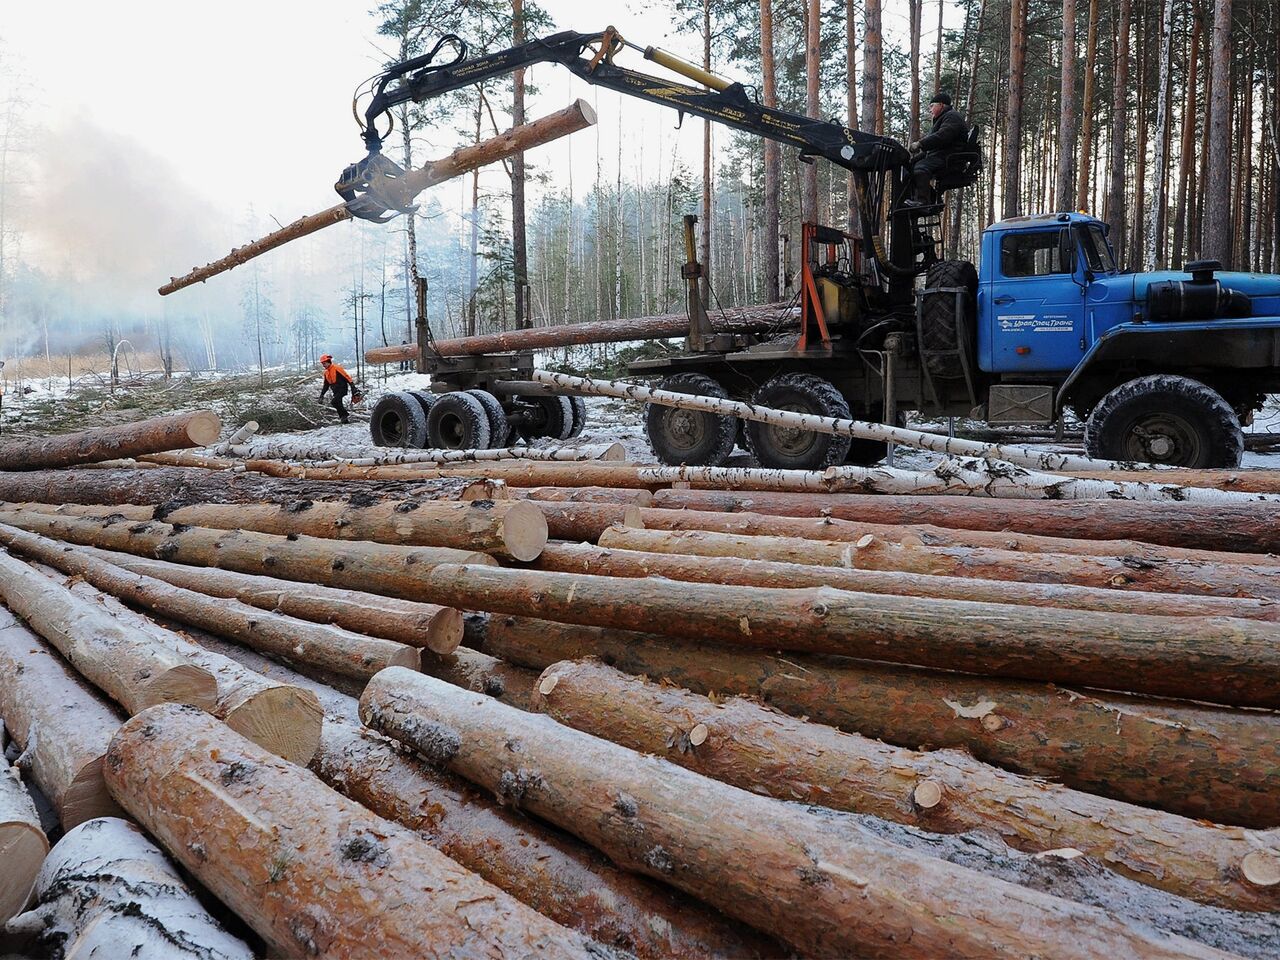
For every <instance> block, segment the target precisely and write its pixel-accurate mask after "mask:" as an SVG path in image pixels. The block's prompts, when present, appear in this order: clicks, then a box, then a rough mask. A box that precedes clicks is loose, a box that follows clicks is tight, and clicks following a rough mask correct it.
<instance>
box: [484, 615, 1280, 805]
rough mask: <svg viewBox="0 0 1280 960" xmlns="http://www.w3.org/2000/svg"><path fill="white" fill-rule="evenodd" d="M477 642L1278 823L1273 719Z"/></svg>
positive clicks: (1000, 685) (574, 645) (586, 640)
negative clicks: (586, 661)
mask: <svg viewBox="0 0 1280 960" xmlns="http://www.w3.org/2000/svg"><path fill="white" fill-rule="evenodd" d="M481 645H482V646H483V648H484V650H486V651H487V652H489V653H492V654H493V655H494V656H499V657H502V658H504V659H506V660H508V661H509V662H511V663H518V664H520V665H521V666H524V667H528V668H530V669H533V670H543V669H546V668H547V667H548V666H550V665H551V664H553V663H555V662H557V661H559V660H571V659H579V658H582V657H587V656H595V657H599V658H600V659H601V660H603V661H604V662H605V663H607V664H609V665H611V666H614V667H617V668H618V669H619V670H624V671H626V672H627V673H634V674H640V675H644V676H647V677H649V678H651V679H653V680H666V681H669V682H671V683H674V684H676V685H677V686H681V687H687V688H688V689H690V690H693V691H695V692H697V693H701V694H705V695H712V694H715V695H720V696H723V695H726V694H740V695H743V696H749V697H755V698H758V699H760V700H761V701H763V702H764V703H767V704H769V705H771V706H773V707H776V708H777V709H779V710H782V711H785V712H786V713H789V714H791V715H792V716H796V717H804V718H807V719H809V720H812V721H814V722H815V723H825V724H828V725H830V726H834V727H838V728H839V729H841V730H844V731H846V732H849V733H861V734H862V735H864V736H867V737H874V738H876V739H878V740H883V741H885V742H886V743H893V744H897V745H899V746H903V747H909V748H911V749H922V750H929V749H938V748H955V749H958V750H966V751H968V752H969V753H971V754H972V755H973V756H974V757H976V758H977V759H979V760H982V761H984V762H986V763H990V764H993V765H995V766H999V767H1003V768H1005V769H1007V770H1012V771H1014V772H1017V773H1022V774H1026V775H1028V776H1035V777H1045V778H1048V779H1051V780H1059V781H1061V782H1062V783H1064V784H1066V785H1067V786H1070V787H1074V788H1075V789H1077V790H1083V791H1085V792H1088V793H1096V794H1098V795H1100V796H1105V797H1113V798H1115V799H1117V800H1125V801H1127V802H1129V803H1136V804H1141V805H1143V806H1148V807H1153V808H1155V809H1159V810H1168V811H1169V812H1171V813H1178V814H1181V815H1183V816H1186V817H1194V818H1198V819H1204V820H1213V821H1215V822H1219V823H1232V824H1239V825H1241V826H1246V827H1255V828H1271V827H1276V826H1280V789H1278V788H1280V715H1277V714H1276V713H1274V712H1261V711H1254V710H1227V709H1223V708H1219V707H1210V706H1204V705H1200V704H1192V703H1180V702H1177V701H1171V700H1153V699H1146V698H1140V697H1126V696H1122V695H1120V694H1112V693H1106V694H1103V693H1098V692H1096V691H1089V690H1074V689H1065V688H1060V687H1054V686H1050V685H1048V684H1039V683H1027V682H1024V681H1018V680H999V679H995V678H993V677H974V676H966V675H964V674H958V673H944V672H940V671H932V670H919V669H913V668H910V667H899V666H893V665H890V664H885V663H872V662H868V661H865V660H852V659H848V658H845V657H809V656H802V655H791V654H787V655H779V654H773V653H757V652H753V651H749V650H742V649H740V648H736V647H717V646H711V645H709V644H704V643H690V642H687V641H679V640H668V639H665V638H663V637H660V636H657V635H655V634H647V633H633V632H630V631H626V630H611V629H603V628H597V627H579V626H571V625H568V624H562V623H553V622H551V621H548V620H537V619H534V618H531V617H520V616H514V617H500V616H493V617H490V618H489V620H488V623H487V624H486V628H485V636H484V637H483V641H482V644H481ZM1187 784H1195V788H1194V789H1187Z"/></svg>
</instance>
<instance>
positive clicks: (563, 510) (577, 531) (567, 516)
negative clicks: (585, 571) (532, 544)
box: [531, 501, 643, 556]
mask: <svg viewBox="0 0 1280 960" xmlns="http://www.w3.org/2000/svg"><path fill="white" fill-rule="evenodd" d="M531 502H533V503H536V504H537V505H538V509H539V510H541V511H542V514H543V516H544V517H546V520H547V530H548V534H549V536H550V537H551V538H552V539H554V540H573V541H589V542H591V543H595V542H596V540H597V539H598V538H599V536H600V534H601V532H602V531H603V530H605V529H606V528H607V527H610V526H612V525H613V524H615V523H625V524H627V525H629V526H642V525H643V521H642V520H641V519H640V508H639V507H636V506H632V505H630V504H622V503H573V502H559V503H553V502H544V501H531ZM543 549H544V550H545V549H546V548H545V547H544V548H543ZM540 555H541V554H539V556H540Z"/></svg>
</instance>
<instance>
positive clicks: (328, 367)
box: [320, 353, 360, 423]
mask: <svg viewBox="0 0 1280 960" xmlns="http://www.w3.org/2000/svg"><path fill="white" fill-rule="evenodd" d="M320 366H321V367H323V368H324V385H323V386H321V387H320V400H321V401H322V402H323V401H324V395H325V393H328V392H330V391H332V396H333V400H332V404H333V409H334V410H336V411H338V419H339V420H340V421H342V422H343V423H349V422H350V419H351V418H350V417H348V416H347V408H346V407H345V406H343V403H342V401H343V400H345V399H346V397H347V393H348V391H350V392H351V393H352V394H353V402H354V401H358V400H359V398H360V393H359V391H357V390H356V388H355V387H356V382H355V381H354V380H352V379H351V374H349V373H347V371H345V370H343V369H342V367H341V366H340V365H339V364H336V363H334V362H333V357H332V356H330V355H329V354H327V353H326V354H324V355H323V356H321V357H320Z"/></svg>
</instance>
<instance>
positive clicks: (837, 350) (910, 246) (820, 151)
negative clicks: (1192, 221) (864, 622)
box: [337, 27, 1280, 470]
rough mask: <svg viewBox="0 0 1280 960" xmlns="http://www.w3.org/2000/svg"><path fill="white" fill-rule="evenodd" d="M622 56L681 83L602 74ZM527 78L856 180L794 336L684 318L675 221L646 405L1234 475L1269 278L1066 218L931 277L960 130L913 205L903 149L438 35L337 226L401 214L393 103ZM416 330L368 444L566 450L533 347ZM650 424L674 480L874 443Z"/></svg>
mask: <svg viewBox="0 0 1280 960" xmlns="http://www.w3.org/2000/svg"><path fill="white" fill-rule="evenodd" d="M627 48H631V49H633V50H637V51H640V52H641V53H642V55H643V57H644V58H645V59H646V60H649V61H651V62H654V63H657V64H659V65H661V66H663V67H665V68H667V69H668V70H671V71H673V72H674V73H676V74H678V75H680V76H682V77H683V78H685V79H687V80H690V81H692V82H693V83H695V84H698V86H690V85H688V84H684V83H680V82H678V81H671V80H668V79H665V78H660V77H654V76H650V75H648V74H644V73H639V72H636V71H634V70H630V69H627V68H624V67H619V66H617V65H615V63H614V58H615V56H616V55H617V54H619V53H621V52H622V51H623V50H624V49H627ZM445 51H451V53H452V57H451V59H442V53H443V52H445ZM539 62H555V63H560V64H562V65H563V66H565V67H566V68H568V69H569V70H570V71H572V72H573V73H574V74H575V75H577V76H578V77H580V78H581V79H583V80H585V81H586V82H588V83H592V84H596V85H600V86H604V87H606V88H609V89H612V90H615V91H617V92H620V93H623V94H626V95H628V96H635V97H639V98H641V99H644V100H649V101H651V102H656V103H660V104H663V105H666V106H669V107H672V108H674V109H676V110H678V111H679V112H680V113H681V114H682V115H683V114H688V115H691V116H697V117H703V118H705V119H708V120H712V121H715V122H718V123H723V124H726V125H728V126H730V127H733V128H735V129H738V130H742V131H746V132H748V133H752V134H755V135H757V136H761V137H766V138H769V139H773V140H776V141H778V142H781V143H784V144H788V145H791V146H794V147H797V148H798V149H799V151H800V159H801V160H802V161H805V162H809V163H812V162H813V161H814V160H815V159H816V158H818V157H822V158H824V159H826V160H828V161H829V162H831V163H834V164H836V165H837V166H839V167H841V168H842V169H844V170H846V171H848V173H849V174H850V175H851V182H852V184H853V191H852V196H851V209H852V212H853V215H854V221H855V225H856V227H857V229H856V232H855V233H846V232H845V231H842V230H837V229H833V228H831V227H825V226H821V225H818V224H805V225H803V227H802V235H801V257H800V259H801V271H800V291H799V323H798V327H797V324H796V323H795V310H794V309H791V310H786V311H780V312H779V314H778V317H777V322H775V323H774V324H772V325H770V324H764V325H763V326H762V327H757V328H755V329H747V330H740V329H729V330H726V329H722V328H718V327H717V325H716V324H715V323H713V321H712V320H711V318H709V317H708V315H707V313H706V310H705V309H704V307H703V303H704V301H705V291H706V278H705V277H704V275H703V269H702V266H701V265H700V264H699V263H698V262H697V260H696V257H695V255H694V243H693V229H694V221H693V218H691V217H686V219H685V239H686V247H687V249H688V259H687V262H686V263H685V265H684V267H683V270H682V276H683V277H684V279H685V281H686V282H687V284H688V305H687V309H688V325H687V338H686V344H685V349H684V350H683V351H680V352H678V353H676V354H675V355H672V356H668V357H664V358H662V359H660V360H648V361H640V362H636V363H633V364H632V365H631V366H630V368H629V370H630V372H632V373H635V374H637V375H641V376H645V377H648V378H652V379H659V380H660V381H661V387H662V388H663V389H665V390H671V391H675V392H681V393H689V394H695V395H704V396H714V397H723V398H729V399H734V400H743V401H750V402H753V403H755V404H757V405H760V406H764V407H770V408H775V409H781V410H787V411H794V412H800V413H808V414H817V415H820V416H824V417H833V418H842V419H850V418H852V419H860V420H871V421H880V422H884V423H890V424H893V423H896V422H897V419H898V417H899V416H900V415H901V414H902V413H904V412H905V411H907V410H916V411H920V412H922V413H924V414H925V415H928V416H947V417H957V416H958V417H971V418H975V419H979V420H985V421H987V422H988V423H992V424H999V425H1006V424H1007V425H1031V424H1039V425H1050V424H1054V423H1059V424H1060V423H1061V422H1062V418H1063V415H1064V412H1065V411H1068V410H1069V411H1071V412H1072V413H1073V414H1074V415H1075V416H1076V417H1077V418H1078V419H1080V420H1081V421H1083V422H1084V424H1085V431H1084V436H1085V447H1086V449H1087V451H1088V453H1089V455H1090V456H1093V457H1098V458H1104V459H1114V460H1131V461H1148V462H1153V463H1160V464H1169V465H1179V466H1187V467H1232V466H1237V465H1238V464H1239V463H1240V459H1241V456H1242V453H1243V449H1244V439H1243V434H1242V431H1241V424H1242V423H1247V422H1248V421H1249V419H1250V418H1251V416H1252V414H1253V412H1254V411H1255V410H1258V409H1260V408H1261V405H1262V403H1263V400H1264V398H1265V396H1266V395H1267V394H1268V393H1272V392H1277V391H1280V276H1263V275H1255V274H1243V273H1221V272H1220V270H1221V265H1220V264H1219V263H1217V262H1216V261H1209V260H1205V261H1197V262H1195V263H1191V264H1188V267H1187V272H1186V273H1182V272H1161V273H1144V274H1132V273H1125V272H1122V271H1120V270H1119V269H1118V267H1117V264H1116V259H1115V255H1114V252H1113V250H1112V248H1111V245H1110V243H1109V241H1108V238H1107V231H1108V227H1107V224H1105V223H1103V222H1102V221H1100V220H1098V219H1096V218H1094V217H1091V216H1088V215H1086V214H1083V213H1072V212H1066V213H1045V214H1038V215H1034V216H1022V217H1013V218H1010V219H1006V220H1003V221H1000V222H998V223H994V224H992V225H991V226H989V227H987V229H986V230H985V231H984V232H983V235H982V240H981V251H980V252H981V255H980V258H979V260H980V263H979V265H975V264H973V263H970V262H967V261H960V260H954V259H945V258H944V255H943V242H942V233H943V229H942V222H943V214H944V210H945V206H944V203H943V199H944V196H945V194H946V193H947V192H948V191H952V190H958V189H963V188H965V187H969V186H972V185H973V184H974V183H975V182H976V181H977V177H978V175H979V172H980V170H981V168H982V156H981V151H980V149H979V146H978V143H979V140H978V130H977V128H976V127H975V128H973V129H971V131H970V134H969V137H968V140H967V142H966V143H965V144H964V145H962V146H961V148H960V149H959V150H957V151H956V152H954V153H953V154H951V156H950V157H949V158H948V160H947V167H946V169H944V170H943V171H942V172H941V173H940V174H939V175H938V177H937V178H936V181H935V185H934V191H933V197H932V201H933V202H931V203H926V204H923V205H918V204H913V203H908V202H906V201H907V200H908V198H909V197H910V196H911V193H912V190H913V183H912V177H911V159H912V158H911V155H910V154H909V153H908V151H907V150H906V149H905V148H904V147H903V146H902V145H901V144H900V143H899V142H898V141H896V140H894V139H892V138H890V137H884V136H876V135H873V134H868V133H864V132H861V131H858V130H853V129H850V128H847V127H844V126H842V125H840V124H838V123H834V122H830V121H823V120H816V119H813V118H810V117H806V116H803V115H800V114H793V113H788V112H787V111H784V110H778V109H775V108H772V107H766V106H764V105H762V104H760V103H758V102H757V101H756V100H755V99H754V98H753V97H752V96H751V95H750V94H749V93H748V91H747V88H746V87H744V86H743V84H741V83H735V82H731V81H729V80H726V79H724V78H722V77H719V76H716V75H715V74H712V73H710V72H708V71H706V70H703V69H701V68H699V67H697V66H695V65H693V64H690V63H687V62H685V61H683V60H681V59H680V58H678V57H675V56H673V55H672V54H669V53H666V52H664V51H661V50H658V49H656V48H653V47H647V48H643V49H642V48H640V47H636V46H635V45H634V44H631V43H629V42H627V41H625V40H624V39H623V38H622V37H621V36H620V35H619V34H618V33H617V31H615V30H614V29H613V28H612V27H610V28H608V29H606V30H605V31H603V32H601V33H592V34H586V33H576V32H573V31H567V32H564V33H559V34H556V35H554V36H550V37H547V38H543V39H537V40H532V41H530V42H528V43H525V44H521V45H519V46H516V47H512V48H510V49H507V50H502V51H498V52H496V53H492V54H487V55H484V56H480V57H475V58H469V57H468V55H467V47H466V44H465V43H464V42H463V41H462V40H461V39H459V38H458V37H456V36H447V37H445V38H443V39H442V40H440V42H439V43H438V44H437V45H436V47H435V48H434V49H433V50H432V51H431V52H430V53H427V54H424V55H423V56H420V57H416V58H414V59H411V60H408V61H405V62H404V63H401V64H398V65H396V66H394V67H392V68H391V69H389V70H388V71H386V72H385V73H383V74H382V75H380V76H379V77H377V78H375V80H374V81H373V88H372V100H371V102H370V103H369V106H368V108H367V109H366V111H365V113H364V119H363V120H362V121H361V127H362V131H363V138H364V141H365V143H366V146H367V147H368V148H369V155H368V156H367V157H366V158H365V159H364V160H362V161H360V162H359V163H357V164H353V165H352V166H350V167H348V168H347V169H346V170H345V171H344V173H343V175H342V178H341V179H340V180H339V182H338V184H337V189H338V192H339V193H340V194H341V195H342V196H343V198H344V199H345V200H347V202H348V208H349V209H350V210H351V211H352V213H353V214H354V215H356V216H360V217H365V218H367V219H371V220H379V221H380V220H383V219H385V218H387V217H388V216H389V215H391V216H394V215H395V213H396V212H408V211H409V210H411V209H412V208H409V207H406V206H404V205H403V202H402V201H400V200H398V199H397V198H398V197H399V196H400V194H399V193H397V190H396V182H397V178H398V177H400V176H402V175H403V173H404V171H402V170H401V169H400V168H399V167H398V166H397V165H396V164H395V163H394V162H392V161H390V160H388V159H387V158H386V157H384V156H383V155H382V154H381V144H382V137H383V136H385V135H386V134H385V131H382V132H380V131H379V127H378V124H379V122H380V120H381V118H382V117H383V115H385V114H388V112H389V111H390V110H391V109H392V108H394V107H396V106H400V105H403V104H405V103H408V102H411V101H412V102H422V101H425V100H428V99H431V98H433V97H436V96H440V95H442V94H445V93H448V92H450V91H454V90H457V89H460V88H462V87H466V86H470V85H473V84H476V83H480V82H483V81H486V80H489V79H492V78H494V77H497V76H502V75H505V74H508V73H511V72H513V71H515V70H518V69H522V68H524V67H528V66H530V65H532V64H535V63H539ZM357 116H359V113H357ZM418 313H419V319H418V330H419V337H418V339H419V343H418V344H417V347H416V352H417V354H418V358H419V359H418V363H419V370H420V371H422V372H425V373H430V374H431V375H432V389H431V391H430V392H426V391H416V392H413V393H397V394H391V395H389V396H388V397H385V398H383V400H381V401H380V402H379V404H378V405H377V406H375V408H374V411H373V415H372V426H371V429H372V433H373V439H374V442H375V443H379V444H390V445H415V446H422V445H430V446H432V447H447V448H459V447H482V446H488V445H493V446H503V445H506V444H507V443H509V442H510V441H511V438H512V437H513V436H515V435H517V434H518V435H520V436H522V437H524V438H525V439H532V438H534V437H540V436H549V437H553V438H557V439H569V438H571V437H574V436H577V435H578V434H579V433H581V432H582V429H583V427H584V426H585V420H586V407H585V403H584V401H583V400H582V398H581V397H577V396H567V395H563V393H560V394H558V393H556V392H554V391H552V390H549V389H547V388H546V387H543V386H541V385H538V384H533V383H531V382H529V377H530V375H531V374H532V371H533V354H532V351H528V350H526V351H516V352H507V353H473V352H472V351H471V350H468V349H465V348H464V349H462V350H460V351H459V352H460V353H461V354H463V355H462V356H457V355H454V356H448V357H445V356H443V355H442V354H441V353H440V352H439V351H437V350H434V349H433V347H432V344H431V342H430V338H429V336H428V335H427V328H426V320H425V291H424V290H423V289H422V288H421V287H420V289H419V310H418ZM721 327H723V324H721ZM607 339H618V338H616V337H611V338H607ZM565 342H576V343H580V342H584V341H583V340H566V341H565ZM454 343H455V344H456V343H458V342H457V341H454ZM371 359H372V356H371ZM379 359H381V358H379ZM645 426H646V433H647V436H648V438H649V442H650V445H651V446H652V448H653V451H654V454H655V455H656V457H657V458H658V459H659V460H661V461H662V462H663V463H667V464H673V465H676V464H687V465H717V464H720V463H723V462H724V461H725V460H726V459H727V458H728V457H729V456H730V454H731V453H732V452H733V450H734V448H735V447H737V446H742V447H745V448H746V449H747V450H749V451H750V452H751V453H752V454H753V455H754V457H755V459H756V460H757V461H759V463H760V465H761V466H764V467H771V468H792V469H810V470H812V469H820V468H824V467H828V466H834V465H838V464H842V463H853V464H862V465H868V464H873V463H876V462H878V461H880V460H881V459H883V458H884V456H885V455H886V453H887V449H886V446H885V444H884V443H881V442H876V441H870V440H861V439H851V438H849V437H847V436H846V437H841V436H834V435H829V434H820V433H814V432H811V431H808V430H804V429H798V428H794V427H790V426H785V425H781V424H776V423H763V422H749V423H744V422H742V421H740V420H738V419H736V418H733V417H727V416H718V415H715V414H711V413H706V412H701V411H694V410H684V409H677V408H671V407H662V406H657V405H649V406H648V408H647V409H646V414H645Z"/></svg>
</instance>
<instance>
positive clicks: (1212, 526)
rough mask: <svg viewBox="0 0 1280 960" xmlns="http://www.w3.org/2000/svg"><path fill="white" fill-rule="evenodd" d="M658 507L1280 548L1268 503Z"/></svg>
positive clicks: (861, 498) (667, 498)
mask: <svg viewBox="0 0 1280 960" xmlns="http://www.w3.org/2000/svg"><path fill="white" fill-rule="evenodd" d="M652 497H653V505H654V506H655V507H665V508H688V509H694V510H727V511H734V510H746V511H750V512H752V513H767V514H772V515H775V516H792V517H818V516H829V517H835V518H838V519H842V520H855V521H860V522H868V523H886V524H902V523H929V524H935V525H937V526H940V527H949V528H952V529H955V530H1010V531H1013V532H1016V533H1030V534H1041V535H1044V536H1050V537H1079V538H1087V539H1090V540H1112V539H1129V540H1139V541H1142V542H1145V543H1156V544H1163V545H1166V546H1171V547H1189V548H1192V549H1204V550H1238V551H1245V552H1249V553H1267V552H1278V553H1280V511H1277V510H1273V509H1271V508H1270V507H1268V506H1267V505H1266V504H1257V505H1249V504H1207V503H1134V502H1132V501H1126V500H1097V501H1090V502H1088V503H1082V502H1079V501H1075V502H1073V501H1062V502H1054V503H1029V502H1023V501H1018V500H994V499H982V498H977V497H974V498H971V499H967V500H960V499H956V498H952V497H911V496H893V495H866V494H850V493H843V494H828V495H825V496H815V495H812V494H792V493H770V492H760V493H735V492H732V491H721V490H660V491H658V492H656V493H654V494H653V495H652Z"/></svg>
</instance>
